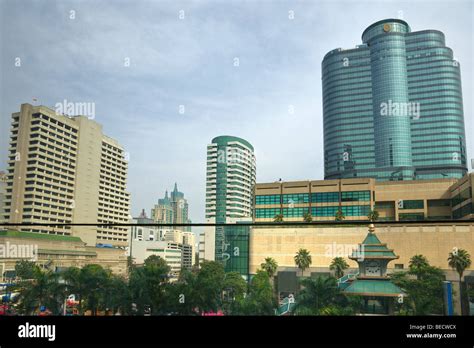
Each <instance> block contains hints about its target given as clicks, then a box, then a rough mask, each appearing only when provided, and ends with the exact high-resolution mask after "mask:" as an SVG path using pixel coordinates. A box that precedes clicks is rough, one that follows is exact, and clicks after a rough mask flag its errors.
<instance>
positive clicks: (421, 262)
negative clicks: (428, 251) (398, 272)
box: [408, 254, 430, 279]
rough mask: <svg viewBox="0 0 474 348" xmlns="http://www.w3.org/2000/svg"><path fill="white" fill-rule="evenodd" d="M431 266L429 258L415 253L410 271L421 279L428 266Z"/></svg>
mask: <svg viewBox="0 0 474 348" xmlns="http://www.w3.org/2000/svg"><path fill="white" fill-rule="evenodd" d="M429 266H430V263H429V262H428V259H427V258H426V257H425V256H423V255H420V254H419V255H415V256H412V258H411V259H410V263H409V264H408V268H409V270H410V272H411V273H412V274H414V275H416V278H417V279H419V277H420V275H421V274H423V273H424V270H426V268H427V267H429Z"/></svg>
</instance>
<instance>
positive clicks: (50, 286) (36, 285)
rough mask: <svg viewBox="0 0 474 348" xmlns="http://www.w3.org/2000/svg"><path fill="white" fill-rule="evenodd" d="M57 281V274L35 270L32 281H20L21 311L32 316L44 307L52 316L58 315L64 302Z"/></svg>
mask: <svg viewBox="0 0 474 348" xmlns="http://www.w3.org/2000/svg"><path fill="white" fill-rule="evenodd" d="M58 280H59V275H58V273H54V272H51V271H43V270H41V269H39V268H37V269H36V270H35V271H34V275H33V278H32V279H29V280H25V281H21V282H20V284H18V288H19V292H20V295H19V297H20V303H21V305H20V307H21V309H22V311H23V312H24V313H25V314H34V313H35V312H36V311H38V310H39V308H40V307H43V306H44V307H46V308H47V309H49V310H51V312H53V314H56V315H57V314H59V311H60V306H61V304H62V302H63V301H64V291H63V290H64V289H63V286H62V284H60V283H59V281H58Z"/></svg>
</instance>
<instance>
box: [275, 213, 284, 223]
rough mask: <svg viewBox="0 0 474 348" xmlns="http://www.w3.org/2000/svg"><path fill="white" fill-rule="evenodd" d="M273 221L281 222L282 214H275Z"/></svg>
mask: <svg viewBox="0 0 474 348" xmlns="http://www.w3.org/2000/svg"><path fill="white" fill-rule="evenodd" d="M273 222H283V214H277V215H275V216H274V217H273Z"/></svg>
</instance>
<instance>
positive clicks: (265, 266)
mask: <svg viewBox="0 0 474 348" xmlns="http://www.w3.org/2000/svg"><path fill="white" fill-rule="evenodd" d="M260 268H261V269H262V270H264V271H265V272H267V274H268V276H269V277H270V278H271V279H273V277H274V276H275V273H276V271H277V269H278V263H277V262H276V261H275V259H274V258H273V257H266V258H265V262H264V263H262V264H260Z"/></svg>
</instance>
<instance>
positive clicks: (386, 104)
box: [322, 19, 467, 181]
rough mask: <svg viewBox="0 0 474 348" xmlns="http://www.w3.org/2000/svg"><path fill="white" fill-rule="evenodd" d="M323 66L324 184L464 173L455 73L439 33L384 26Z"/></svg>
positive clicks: (382, 23)
mask: <svg viewBox="0 0 474 348" xmlns="http://www.w3.org/2000/svg"><path fill="white" fill-rule="evenodd" d="M362 41H363V44H362V45H359V46H357V48H355V49H349V50H343V49H336V50H332V51H330V52H329V53H328V54H326V56H325V57H324V59H323V62H322V84H323V117H324V159H325V178H326V179H335V178H350V177H374V178H376V179H377V180H382V181H383V180H413V179H432V178H444V177H454V178H460V177H462V176H463V175H464V174H465V173H466V172H467V165H466V151H465V148H466V145H465V131H464V117H463V109H462V93H461V81H460V69H459V64H458V62H457V61H455V60H453V55H452V51H451V49H450V48H447V47H446V46H445V42H444V35H443V33H441V32H439V31H435V30H425V31H419V32H411V31H410V27H409V26H408V24H407V23H406V22H404V21H402V20H398V19H387V20H383V21H379V22H376V23H374V24H372V25H371V26H369V27H368V28H367V29H366V30H365V31H364V33H363V34H362Z"/></svg>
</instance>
